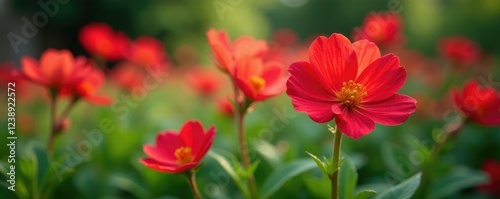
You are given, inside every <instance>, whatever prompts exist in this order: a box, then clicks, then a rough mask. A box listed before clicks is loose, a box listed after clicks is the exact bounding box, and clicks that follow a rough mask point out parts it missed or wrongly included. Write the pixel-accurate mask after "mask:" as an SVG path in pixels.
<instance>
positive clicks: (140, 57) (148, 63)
mask: <svg viewBox="0 0 500 199" xmlns="http://www.w3.org/2000/svg"><path fill="white" fill-rule="evenodd" d="M126 58H127V60H128V61H129V62H131V63H133V64H135V65H137V66H139V67H146V68H148V67H149V68H154V67H157V66H161V67H167V65H166V64H167V61H168V58H167V53H166V52H165V49H164V47H163V43H162V42H161V41H159V40H158V39H156V38H153V37H148V36H141V37H138V38H137V39H136V40H135V41H134V42H132V44H131V45H130V48H129V49H128V50H127V51H126Z"/></svg>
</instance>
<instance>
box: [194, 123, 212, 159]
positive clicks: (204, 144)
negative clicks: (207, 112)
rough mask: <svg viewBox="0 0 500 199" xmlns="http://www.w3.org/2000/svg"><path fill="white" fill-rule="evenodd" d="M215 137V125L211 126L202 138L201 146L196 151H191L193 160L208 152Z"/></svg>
mask: <svg viewBox="0 0 500 199" xmlns="http://www.w3.org/2000/svg"><path fill="white" fill-rule="evenodd" d="M214 138H215V127H214V126H211V127H210V128H209V129H208V131H207V133H206V134H205V137H204V138H203V142H202V146H201V148H200V150H199V151H198V152H196V153H195V152H193V157H194V160H193V162H199V161H200V160H201V159H202V158H203V157H204V156H205V155H206V154H207V152H208V150H209V149H210V147H211V146H212V143H213V141H214Z"/></svg>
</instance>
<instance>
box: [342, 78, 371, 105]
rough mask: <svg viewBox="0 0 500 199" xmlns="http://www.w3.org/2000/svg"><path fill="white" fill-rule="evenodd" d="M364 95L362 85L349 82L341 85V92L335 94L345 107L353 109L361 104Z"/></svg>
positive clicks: (364, 90)
mask: <svg viewBox="0 0 500 199" xmlns="http://www.w3.org/2000/svg"><path fill="white" fill-rule="evenodd" d="M366 95H367V93H366V88H365V87H364V86H363V85H362V84H360V83H355V82H354V81H352V80H350V81H349V82H343V83H342V90H340V92H339V93H338V94H337V97H338V99H339V100H340V102H341V103H342V104H344V105H345V106H347V107H354V106H356V105H358V104H359V103H361V101H362V100H363V98H364V97H366Z"/></svg>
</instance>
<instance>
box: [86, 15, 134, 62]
mask: <svg viewBox="0 0 500 199" xmlns="http://www.w3.org/2000/svg"><path fill="white" fill-rule="evenodd" d="M78 39H79V40H80V43H81V44H82V46H83V47H84V48H85V50H87V51H88V52H89V53H90V54H92V55H94V56H98V57H100V58H103V59H105V60H107V61H118V60H121V59H122V58H123V57H124V50H125V49H126V48H127V45H128V42H129V39H128V37H127V35H125V34H124V33H122V32H115V31H114V30H113V29H112V28H111V27H110V26H109V25H108V24H104V23H90V24H88V25H86V26H84V27H83V28H82V29H81V30H80V32H79V34H78Z"/></svg>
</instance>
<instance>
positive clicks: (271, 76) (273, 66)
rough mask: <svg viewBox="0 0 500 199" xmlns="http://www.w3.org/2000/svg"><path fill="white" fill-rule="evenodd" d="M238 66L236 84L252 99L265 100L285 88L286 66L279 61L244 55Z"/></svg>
mask: <svg viewBox="0 0 500 199" xmlns="http://www.w3.org/2000/svg"><path fill="white" fill-rule="evenodd" d="M236 66H237V67H236V71H235V73H236V74H235V77H234V78H235V82H236V85H237V86H238V88H240V89H241V91H243V93H244V94H245V96H246V97H247V98H249V99H251V100H254V101H263V100H265V99H267V98H270V97H273V96H275V95H278V94H280V93H281V92H283V91H284V90H285V83H286V77H285V75H284V74H285V68H284V66H283V65H282V64H281V63H279V62H266V63H263V61H262V59H261V58H252V57H250V56H244V57H242V58H241V59H240V60H238V63H237V64H236Z"/></svg>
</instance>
